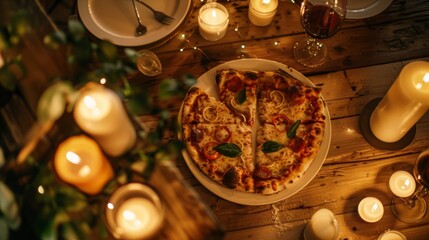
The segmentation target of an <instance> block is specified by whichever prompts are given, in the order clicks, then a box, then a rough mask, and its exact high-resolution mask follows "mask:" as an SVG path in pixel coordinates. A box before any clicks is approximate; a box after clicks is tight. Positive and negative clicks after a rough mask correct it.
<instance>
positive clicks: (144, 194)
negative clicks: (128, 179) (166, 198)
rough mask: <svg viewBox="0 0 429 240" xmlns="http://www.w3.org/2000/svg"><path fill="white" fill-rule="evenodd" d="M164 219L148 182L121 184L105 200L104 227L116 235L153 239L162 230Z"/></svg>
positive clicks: (160, 207)
mask: <svg viewBox="0 0 429 240" xmlns="http://www.w3.org/2000/svg"><path fill="white" fill-rule="evenodd" d="M163 219H164V211H163V207H162V202H161V199H160V198H159V196H158V195H157V193H156V192H155V191H154V190H153V189H152V188H151V187H149V186H148V185H144V184H141V183H129V184H126V185H123V186H121V187H119V188H118V189H116V190H115V191H114V192H113V193H112V195H111V197H110V198H109V201H108V203H107V208H106V221H107V226H108V228H109V230H110V232H111V233H112V234H113V236H114V237H115V238H120V239H149V238H153V237H155V236H156V235H157V233H158V232H159V230H160V229H161V227H162V223H163Z"/></svg>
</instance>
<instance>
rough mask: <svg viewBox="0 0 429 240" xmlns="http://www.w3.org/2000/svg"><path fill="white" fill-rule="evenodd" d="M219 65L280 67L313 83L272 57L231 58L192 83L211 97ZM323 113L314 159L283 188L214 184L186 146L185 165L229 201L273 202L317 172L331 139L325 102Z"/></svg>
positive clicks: (304, 80) (243, 68)
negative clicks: (252, 189) (267, 190)
mask: <svg viewBox="0 0 429 240" xmlns="http://www.w3.org/2000/svg"><path fill="white" fill-rule="evenodd" d="M221 68H234V69H239V70H249V69H250V70H259V71H275V70H277V69H279V68H281V69H283V70H285V71H287V72H288V73H289V74H291V75H292V76H294V77H295V78H297V79H298V80H300V81H301V82H303V83H304V84H307V85H309V86H314V84H313V83H312V82H311V81H310V80H309V79H308V78H306V77H305V76H304V75H302V74H301V73H299V72H298V71H296V70H294V69H292V68H290V67H288V66H286V65H284V64H281V63H278V62H275V61H270V60H264V59H240V60H234V61H230V62H226V63H223V64H221V65H218V66H216V67H214V68H212V69H210V70H209V71H207V72H206V73H204V74H203V75H201V76H200V77H199V78H198V80H197V83H196V84H195V86H197V87H199V88H201V89H202V90H204V91H205V92H206V93H208V94H210V95H212V96H214V97H217V90H216V83H215V76H216V70H217V69H221ZM322 99H323V97H322ZM182 107H183V104H182ZM181 116H182V109H180V113H179V123H180V124H181ZM325 116H326V122H325V132H324V136H323V141H322V145H321V147H320V149H319V152H318V153H317V155H316V157H315V159H314V160H313V162H312V163H311V164H310V166H309V167H308V168H307V171H306V172H305V173H304V174H303V176H301V178H300V179H298V180H297V181H295V182H294V183H293V184H291V185H289V186H288V187H287V188H286V189H285V190H283V191H281V192H278V193H276V194H272V195H262V194H258V193H246V192H238V191H234V190H231V189H228V188H225V187H223V186H221V185H219V184H217V183H216V182H214V181H213V180H211V179H210V178H209V177H207V176H206V175H205V174H204V173H203V172H201V171H200V169H199V168H198V166H196V165H195V164H194V162H193V161H192V159H191V157H190V156H189V154H188V151H187V150H186V149H185V150H183V151H182V154H183V157H184V159H185V162H186V164H187V165H188V167H189V169H190V170H191V172H192V173H193V174H194V176H195V178H197V179H198V181H199V182H200V183H201V184H202V185H203V186H204V187H206V188H207V189H208V190H210V191H211V192H213V193H214V194H216V195H217V196H219V197H221V198H223V199H226V200H228V201H231V202H234V203H238V204H243V205H265V204H271V203H275V202H278V201H281V200H283V199H286V198H288V197H290V196H292V195H294V194H295V193H297V192H298V191H299V190H301V189H302V188H303V187H305V186H306V185H307V184H308V183H309V182H310V181H311V180H312V179H313V178H314V176H315V175H316V174H317V173H318V172H319V170H320V168H321V167H322V165H323V162H324V161H325V158H326V155H327V154H328V150H329V146H330V143H331V119H330V115H329V111H328V108H327V106H325ZM179 138H180V139H181V132H180V133H179Z"/></svg>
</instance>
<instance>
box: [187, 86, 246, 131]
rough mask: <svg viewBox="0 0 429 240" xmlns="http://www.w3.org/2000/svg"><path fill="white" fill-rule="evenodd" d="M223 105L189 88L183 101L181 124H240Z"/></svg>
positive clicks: (199, 91)
mask: <svg viewBox="0 0 429 240" xmlns="http://www.w3.org/2000/svg"><path fill="white" fill-rule="evenodd" d="M241 122H242V120H241V118H239V117H237V116H236V115H235V114H234V113H233V112H232V111H231V110H230V109H229V108H228V107H227V106H226V105H225V104H223V103H222V102H220V101H219V100H217V99H216V98H214V97H212V96H209V95H208V94H207V93H205V92H204V91H203V90H201V89H200V88H198V87H193V88H191V89H190V90H189V91H188V93H187V95H186V97H185V100H184V103H183V109H182V123H193V124H197V123H217V124H220V123H222V124H235V123H241Z"/></svg>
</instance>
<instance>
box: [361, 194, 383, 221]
mask: <svg viewBox="0 0 429 240" xmlns="http://www.w3.org/2000/svg"><path fill="white" fill-rule="evenodd" d="M358 213H359V216H360V217H361V218H362V220H364V221H365V222H369V223H374V222H377V221H378V220H380V219H381V218H382V217H383V215H384V208H383V204H382V203H381V202H380V200H378V199H377V198H375V197H366V198H364V199H362V200H361V201H360V203H359V206H358Z"/></svg>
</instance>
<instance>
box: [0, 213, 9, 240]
mask: <svg viewBox="0 0 429 240" xmlns="http://www.w3.org/2000/svg"><path fill="white" fill-rule="evenodd" d="M7 239H9V228H8V227H7V223H6V220H5V219H4V218H3V217H2V216H1V215H0V240H7Z"/></svg>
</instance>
